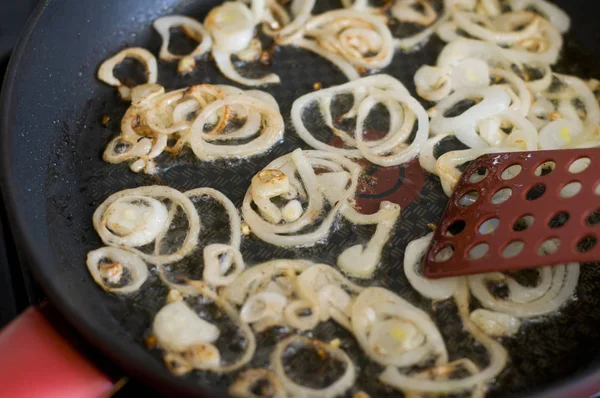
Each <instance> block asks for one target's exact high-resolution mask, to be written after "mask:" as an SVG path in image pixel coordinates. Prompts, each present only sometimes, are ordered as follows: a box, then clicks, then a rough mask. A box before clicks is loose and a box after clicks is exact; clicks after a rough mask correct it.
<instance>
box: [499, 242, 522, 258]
mask: <svg viewBox="0 0 600 398" xmlns="http://www.w3.org/2000/svg"><path fill="white" fill-rule="evenodd" d="M524 247H525V243H523V242H521V241H520V240H515V241H512V242H510V243H509V244H508V245H506V246H505V247H504V250H502V257H505V258H513V257H516V256H518V255H519V254H521V252H522V251H523V248H524Z"/></svg>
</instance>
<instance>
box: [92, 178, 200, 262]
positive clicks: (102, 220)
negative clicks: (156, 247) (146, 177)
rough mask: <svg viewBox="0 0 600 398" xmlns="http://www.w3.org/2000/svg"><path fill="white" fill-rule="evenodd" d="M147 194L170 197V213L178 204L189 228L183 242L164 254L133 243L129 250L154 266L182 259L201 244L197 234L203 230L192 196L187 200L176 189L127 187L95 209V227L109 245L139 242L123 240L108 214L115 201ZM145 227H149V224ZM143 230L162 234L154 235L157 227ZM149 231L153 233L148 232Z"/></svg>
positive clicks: (163, 197)
mask: <svg viewBox="0 0 600 398" xmlns="http://www.w3.org/2000/svg"><path fill="white" fill-rule="evenodd" d="M145 197H147V198H154V199H157V198H158V199H167V200H169V201H171V210H170V211H171V212H172V211H175V210H176V209H177V208H178V207H179V208H181V209H182V210H183V212H184V213H185V215H186V217H187V219H188V223H189V226H188V228H189V229H188V232H187V234H186V237H185V240H184V242H183V243H182V244H181V246H180V247H179V249H177V250H176V251H175V252H174V253H171V254H164V255H160V254H147V253H144V252H142V251H140V250H138V249H136V248H135V247H134V246H132V247H128V250H130V251H132V252H134V253H136V254H137V255H138V256H140V257H141V258H142V259H144V260H145V261H147V262H149V263H151V264H155V265H164V264H169V263H173V262H176V261H179V260H181V259H182V258H184V257H185V256H186V255H187V254H189V253H191V251H192V250H194V249H195V248H196V245H197V243H198V234H199V232H200V218H199V216H198V213H197V212H196V209H195V208H194V205H193V203H192V202H191V201H190V199H188V197H187V196H185V195H184V194H182V193H181V192H179V191H177V190H175V189H173V188H169V187H166V186H158V185H156V186H147V187H140V188H134V189H126V190H124V191H120V192H117V193H115V194H113V195H111V196H110V197H108V199H106V200H105V201H104V202H103V203H102V204H101V205H100V206H99V207H98V208H97V209H96V211H95V212H94V216H93V223H94V229H95V230H96V232H97V233H98V235H99V236H100V238H101V239H102V241H103V242H104V244H106V245H108V246H122V245H125V244H127V243H133V244H135V243H137V241H134V242H127V240H124V239H123V237H122V236H119V235H117V234H115V233H114V232H112V231H111V230H110V229H109V227H110V223H109V217H110V214H111V213H110V209H111V207H112V205H113V204H115V203H119V202H123V201H126V200H129V199H132V200H140V198H145ZM142 224H144V223H142ZM162 225H163V227H164V228H167V226H168V225H167V223H162ZM142 226H143V227H144V228H146V225H142ZM164 228H163V229H164ZM143 231H144V233H145V234H147V235H146V236H145V237H148V236H155V237H158V236H160V235H159V234H154V232H155V231H154V230H148V229H143ZM148 231H150V232H152V233H151V234H148Z"/></svg>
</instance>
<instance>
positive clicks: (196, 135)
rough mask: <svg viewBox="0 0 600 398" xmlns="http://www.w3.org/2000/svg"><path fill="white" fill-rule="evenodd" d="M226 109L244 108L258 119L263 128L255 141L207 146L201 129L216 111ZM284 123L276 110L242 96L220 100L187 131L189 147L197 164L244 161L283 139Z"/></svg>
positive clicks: (252, 98) (204, 111)
mask: <svg viewBox="0 0 600 398" xmlns="http://www.w3.org/2000/svg"><path fill="white" fill-rule="evenodd" d="M228 106H245V107H247V108H249V109H250V111H251V112H258V113H260V115H261V116H262V119H263V126H262V127H261V131H260V132H255V134H259V135H258V136H257V137H256V138H255V139H253V140H252V141H250V142H247V143H245V144H238V145H218V144H212V143H209V142H208V141H209V140H207V137H209V136H210V135H209V134H207V133H205V132H204V126H205V125H206V124H207V123H208V122H209V120H210V118H211V117H212V116H213V115H214V114H216V113H217V112H218V111H219V110H220V109H222V108H224V107H228ZM283 130H284V123H283V118H282V117H281V114H280V113H279V110H278V109H274V108H273V107H271V106H270V105H269V104H267V103H265V102H263V101H261V100H259V99H257V98H255V97H250V96H246V95H236V96H227V97H225V98H224V99H222V100H218V101H215V102H213V103H211V104H210V105H208V106H207V107H206V108H204V110H203V111H202V113H201V114H200V115H199V116H198V118H197V119H196V120H195V121H194V124H193V125H192V127H191V130H190V138H189V143H190V146H191V147H192V150H193V151H194V154H195V155H196V156H197V157H198V158H199V159H201V160H214V159H221V158H246V157H251V156H255V155H258V154H261V153H264V152H266V151H267V150H268V149H270V148H271V147H272V146H273V145H275V144H276V143H277V142H278V141H280V140H281V138H282V137H283Z"/></svg>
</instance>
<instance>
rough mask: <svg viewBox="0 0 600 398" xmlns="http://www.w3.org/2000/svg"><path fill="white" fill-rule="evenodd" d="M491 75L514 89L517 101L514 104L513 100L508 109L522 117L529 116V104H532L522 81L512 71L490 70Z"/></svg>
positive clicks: (530, 96) (529, 94)
mask: <svg viewBox="0 0 600 398" xmlns="http://www.w3.org/2000/svg"><path fill="white" fill-rule="evenodd" d="M491 75H492V76H496V77H499V78H501V79H503V80H504V81H506V83H508V84H511V85H512V86H513V87H514V88H516V90H517V93H518V100H519V101H518V102H516V103H515V101H514V100H513V104H512V105H511V107H510V108H511V109H513V110H515V111H517V112H519V113H520V114H522V115H523V116H527V115H528V114H529V109H530V107H531V103H532V102H533V97H532V95H531V91H529V88H528V87H527V84H526V83H525V82H524V81H523V79H521V78H520V77H519V76H517V75H516V74H515V73H514V72H512V71H508V70H504V69H499V68H494V69H492V71H491Z"/></svg>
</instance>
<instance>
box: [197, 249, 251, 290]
mask: <svg viewBox="0 0 600 398" xmlns="http://www.w3.org/2000/svg"><path fill="white" fill-rule="evenodd" d="M221 256H223V257H221ZM244 268H245V265H244V259H243V258H242V253H240V252H239V250H237V249H236V248H234V247H231V246H229V245H222V244H212V245H209V246H206V247H205V248H204V273H203V277H204V281H206V282H207V283H209V284H211V285H212V286H227V285H229V284H231V283H232V282H233V281H234V280H235V278H237V277H238V276H239V275H240V274H241V273H242V272H243V271H244ZM232 269H233V270H232Z"/></svg>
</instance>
